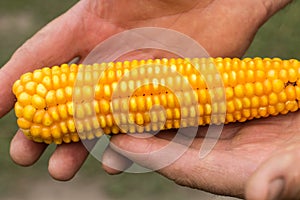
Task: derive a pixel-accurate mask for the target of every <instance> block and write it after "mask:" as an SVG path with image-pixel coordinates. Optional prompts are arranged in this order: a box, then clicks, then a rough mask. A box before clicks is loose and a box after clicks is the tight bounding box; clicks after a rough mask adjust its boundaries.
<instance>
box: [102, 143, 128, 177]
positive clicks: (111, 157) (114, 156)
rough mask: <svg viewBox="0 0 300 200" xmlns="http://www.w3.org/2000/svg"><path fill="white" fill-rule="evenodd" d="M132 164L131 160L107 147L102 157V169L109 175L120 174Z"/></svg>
mask: <svg viewBox="0 0 300 200" xmlns="http://www.w3.org/2000/svg"><path fill="white" fill-rule="evenodd" d="M131 165H132V161H131V160H129V159H127V158H126V157H124V156H122V155H121V154H119V153H117V152H115V151H114V150H112V149H111V148H110V147H108V148H107V149H106V150H105V152H104V154H103V157H102V167H103V169H104V170H105V171H106V172H107V173H108V174H111V175H114V174H120V173H122V172H123V171H125V170H126V169H128V168H129V167H130V166H131Z"/></svg>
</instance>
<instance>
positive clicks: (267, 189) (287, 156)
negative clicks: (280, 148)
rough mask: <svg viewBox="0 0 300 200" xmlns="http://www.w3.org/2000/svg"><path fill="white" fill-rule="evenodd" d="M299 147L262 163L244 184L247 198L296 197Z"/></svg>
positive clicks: (299, 179) (299, 195)
mask: <svg viewBox="0 0 300 200" xmlns="http://www.w3.org/2000/svg"><path fill="white" fill-rule="evenodd" d="M299 153H300V152H299V148H298V149H294V150H290V151H285V152H283V153H280V154H278V155H275V156H273V157H272V158H270V159H269V160H267V161H266V162H265V163H263V164H262V165H261V166H260V167H259V168H258V169H257V170H256V171H255V173H254V174H253V175H252V176H251V178H250V179H249V181H248V183H247V185H246V192H245V194H246V197H247V199H250V200H251V199H262V200H264V199H298V198H300V188H299V185H300V173H299V166H298V165H296V164H295V163H297V162H298V161H299V159H300V156H299V155H300V154H299Z"/></svg>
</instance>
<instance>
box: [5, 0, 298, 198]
mask: <svg viewBox="0 0 300 200" xmlns="http://www.w3.org/2000/svg"><path fill="white" fill-rule="evenodd" d="M76 2H77V1H75V0H68V1H66V0H63V1H61V0H51V1H50V0H48V1H40V0H27V1H19V0H1V1H0V37H1V46H0V55H1V57H0V66H2V65H4V63H5V62H6V61H7V60H8V59H9V57H10V56H11V55H12V53H13V52H14V51H15V50H16V49H17V48H18V47H19V46H20V45H21V44H22V43H23V42H24V41H26V40H27V39H28V38H29V37H30V36H31V35H33V34H34V33H35V32H36V31H37V30H39V29H40V28H41V27H43V26H44V25H45V24H47V23H48V22H49V21H50V20H51V19H53V18H54V17H55V16H58V15H59V14H61V13H63V12H64V11H65V10H67V9H68V8H69V7H71V6H72V5H73V4H75V3H76ZM299 9H300V2H298V1H294V3H292V4H291V5H290V6H288V8H287V9H285V10H283V11H282V12H280V13H278V14H277V15H276V16H274V17H273V18H272V19H271V20H270V21H268V23H266V24H265V25H264V26H263V27H262V28H261V29H260V31H259V32H258V34H257V36H256V38H255V40H254V42H253V43H252V45H251V47H250V48H249V50H248V51H247V52H246V54H245V56H247V57H255V56H260V57H266V56H267V57H281V58H298V59H300V54H299V53H300V50H298V47H299V46H300V37H299V35H300V26H297V24H298V19H300V13H299V12H298V10H299ZM0 130H1V134H0V177H1V179H0V198H1V199H3V198H4V197H5V196H9V197H14V196H18V195H19V196H21V197H22V195H23V193H22V192H26V190H27V189H26V187H25V186H24V185H23V184H25V185H26V184H28V182H29V183H32V182H35V181H40V182H43V181H44V182H46V181H49V180H51V178H50V177H49V175H48V174H47V162H48V158H49V156H50V154H51V152H52V151H53V150H54V148H55V147H54V146H51V147H50V148H49V149H48V150H47V151H46V153H45V154H44V155H43V156H42V158H41V159H40V160H39V161H38V163H37V164H36V165H34V166H32V167H28V168H23V167H19V166H17V165H15V164H14V163H13V162H12V161H11V159H10V158H9V142H10V140H11V139H12V137H13V135H14V132H15V131H16V130H17V126H16V119H15V117H14V113H13V112H11V113H9V114H8V115H7V116H5V117H4V118H2V119H1V120H0ZM90 179H93V180H95V179H96V180H99V182H101V183H100V184H99V185H97V187H96V189H99V190H103V191H104V193H105V195H107V197H108V198H110V199H125V200H126V199H154V198H159V199H174V200H176V199H183V198H189V199H193V198H194V199H196V198H197V197H198V195H199V196H200V195H202V193H201V192H199V191H196V190H192V189H186V188H182V187H179V186H177V185H175V184H174V183H172V182H171V181H169V180H167V179H165V178H162V177H161V176H159V175H157V174H154V173H149V174H123V175H119V176H109V175H106V174H105V173H104V172H103V171H102V170H101V166H100V163H99V162H98V161H96V160H95V159H93V158H89V159H88V161H87V162H86V163H85V165H84V166H83V168H82V170H81V171H80V173H79V175H78V176H77V177H76V178H75V180H74V182H84V181H87V180H90ZM74 182H73V183H72V182H70V183H66V184H70V185H71V186H73V185H72V184H74ZM53 184H58V183H55V182H53ZM87 185H88V184H87ZM16 186H17V187H19V189H17V190H16ZM65 186H66V185H65V184H63V185H62V187H65ZM24 187H25V189H26V190H25V189H23V190H22V188H24ZM24 190H25V191H24ZM49 190H51V188H49ZM12 191H13V192H12ZM210 197H211V196H210ZM207 198H208V197H207ZM211 198H212V197H211ZM45 199H46V198H45ZM74 199H76V198H74Z"/></svg>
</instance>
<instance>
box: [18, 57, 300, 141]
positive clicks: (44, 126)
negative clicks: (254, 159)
mask: <svg viewBox="0 0 300 200" xmlns="http://www.w3.org/2000/svg"><path fill="white" fill-rule="evenodd" d="M211 64H213V66H214V67H215V69H217V71H218V72H219V76H220V77H221V81H222V83H223V86H224V88H214V91H216V92H215V93H212V92H210V91H209V90H208V82H209V81H210V82H213V81H214V80H215V78H216V75H215V74H213V73H210V72H209V68H210V65H211ZM141 65H145V66H146V67H145V68H140V69H139V66H141ZM161 65H163V66H166V67H167V69H171V70H173V71H176V73H178V74H180V76H179V77H176V78H175V79H174V77H169V78H168V74H166V73H162V70H163V69H162V68H160V66H161ZM81 69H90V70H87V71H85V73H81V74H80V73H79V71H80V70H81ZM134 69H137V70H136V71H134ZM204 69H206V70H208V71H206V72H207V73H208V75H207V76H206V77H204V76H203V74H201V73H200V72H202V71H203V70H204ZM130 71H133V73H131V76H129V79H128V80H123V79H122V77H124V76H125V75H126V73H128V72H130ZM91 72H93V73H91ZM100 72H103V73H102V74H101V76H100V74H99V73H100ZM149 74H163V75H162V76H160V78H159V80H157V82H158V83H159V84H154V83H153V82H151V81H148V82H147V81H144V82H143V81H141V80H147V76H148V75H149ZM99 77H100V78H99ZM136 77H140V78H141V79H139V80H137V79H136ZM299 78H300V64H299V62H298V61H297V60H295V59H291V60H281V59H279V58H273V59H270V58H264V59H262V58H254V59H250V58H245V59H242V60H241V59H238V58H233V59H231V58H208V59H207V58H203V59H198V58H194V59H160V60H159V59H157V60H141V61H136V60H134V61H131V62H129V61H125V62H123V63H121V62H116V63H113V62H111V63H102V64H94V65H87V66H84V65H76V64H71V65H67V64H63V65H61V66H55V67H52V68H47V67H46V68H43V69H38V70H35V71H34V72H33V73H26V74H24V75H22V76H21V78H20V79H19V80H17V81H16V82H15V84H14V86H13V93H14V94H15V96H16V98H17V102H16V104H15V113H16V116H17V118H18V119H17V124H18V126H19V127H20V128H21V129H22V130H23V132H24V134H25V135H26V136H27V137H28V138H29V139H31V140H34V141H36V142H45V143H52V142H55V143H56V144H61V143H69V142H77V141H79V140H80V139H93V138H95V137H100V136H101V135H103V134H117V133H120V132H121V133H123V132H128V133H134V132H144V131H158V130H162V129H171V128H180V127H187V126H198V125H208V124H220V123H230V122H244V121H246V120H251V119H253V118H260V117H268V116H270V115H278V114H286V113H288V112H293V111H296V110H298V108H299V106H300V102H298V100H299V99H300V79H299ZM172 79H173V80H172ZM95 80H96V81H95ZM184 81H188V84H189V85H190V87H191V91H192V92H190V91H189V89H188V88H184V87H182V86H183V85H184V84H182V83H183V82H184ZM165 82H168V83H169V85H172V84H173V85H176V84H177V87H175V86H174V87H175V91H172V89H173V88H172V87H170V88H167V87H164V86H162V85H160V84H162V83H165ZM95 83H96V84H95ZM133 85H134V86H133ZM178 86H179V87H178ZM117 88H119V89H118V90H117ZM129 88H131V91H134V92H133V94H130V97H129V95H128V92H126V91H128V90H129ZM132 88H134V89H132ZM178 88H180V89H178ZM222 96H224V99H223V101H219V103H217V105H214V104H213V103H212V100H213V99H219V100H222ZM180 99H181V100H180ZM192 99H194V100H195V101H196V104H197V105H196V106H194V107H193V106H191V105H190V104H191V102H192ZM181 103H183V105H180V104H181ZM154 105H160V106H162V107H163V108H164V109H165V110H164V111H163V112H162V111H161V109H151V107H153V106H154ZM75 107H76V109H75ZM153 108H155V107H153ZM192 108H193V109H192ZM214 111H215V112H214ZM216 113H217V114H216ZM218 113H219V114H218ZM222 114H223V115H222ZM74 117H75V118H74ZM74 119H76V120H74ZM193 119H197V120H196V122H195V120H193ZM136 125H137V126H136Z"/></svg>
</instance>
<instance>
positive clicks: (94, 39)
mask: <svg viewBox="0 0 300 200" xmlns="http://www.w3.org/2000/svg"><path fill="white" fill-rule="evenodd" d="M263 2H273V1H267V0H266V1H262V0H259V1H258V0H257V1H254V0H252V1H248V0H247V1H246V0H244V1H242V2H241V1H239V2H235V1H232V2H226V4H224V3H223V2H222V1H200V0H198V1H189V3H186V1H183V0H177V1H167V0H166V1H144V2H141V1H130V2H128V1H123V0H119V1H109V2H105V1H100V0H98V1H95V0H82V1H80V2H79V3H78V4H77V5H75V6H74V7H73V8H72V9H70V10H69V11H68V12H67V13H65V14H64V15H62V16H61V17H59V18H57V19H56V20H54V21H53V22H51V23H50V24H49V25H47V26H46V27H45V28H44V29H42V30H41V31H40V32H39V33H37V34H36V35H35V36H34V37H32V38H31V39H30V40H29V41H27V42H26V43H25V44H24V45H23V46H22V47H21V48H20V49H19V50H17V51H16V53H15V54H14V55H13V56H12V58H11V59H10V61H9V62H8V63H7V64H6V65H5V66H4V67H3V68H2V69H1V71H0V79H1V83H2V84H3V87H2V88H4V89H3V90H1V91H0V92H1V96H2V97H3V98H1V100H0V116H3V115H4V114H5V113H7V112H8V111H9V110H10V109H11V108H12V106H13V105H12V104H13V102H14V100H13V99H14V97H13V95H12V93H11V86H12V84H13V82H14V81H15V80H16V79H17V78H18V77H19V76H20V75H21V74H23V73H24V72H27V71H32V70H34V69H36V68H39V67H42V66H53V65H57V64H61V63H65V62H68V61H69V60H71V59H72V58H74V57H76V56H80V57H81V59H82V60H83V59H84V58H85V56H86V55H87V54H88V53H89V52H90V51H91V50H92V49H93V48H94V47H95V46H96V45H97V44H98V43H100V42H101V41H103V40H105V39H106V38H108V37H109V36H111V35H113V34H115V33H118V32H121V31H123V30H126V29H131V28H135V27H143V26H157V27H166V28H171V29H174V30H177V31H180V32H182V33H185V34H187V35H188V36H190V37H192V38H194V39H196V40H197V41H198V42H199V43H201V45H202V46H204V47H205V48H206V50H207V51H208V52H209V53H210V55H211V56H231V57H233V56H241V55H242V54H243V53H244V51H245V50H246V49H247V47H248V46H249V44H250V42H251V40H252V38H253V36H254V35H255V33H256V31H257V29H258V28H259V26H260V25H261V24H262V23H263V22H264V21H266V20H267V19H268V18H269V17H270V16H271V15H272V14H273V13H275V12H276V11H277V10H279V9H280V8H282V7H283V6H284V5H285V4H286V3H287V2H288V1H285V2H284V1H280V3H279V2H276V3H273V4H272V3H270V4H269V3H263ZM142 3H143V4H142ZM124 5H126V6H124ZM124 7H126V8H127V9H124ZM132 11H135V12H132ZM191 19H193V22H194V23H193V24H191V23H190V22H191ZM211 24H213V25H212V26H211ZM224 38H226V40H224ZM143 53H145V54H146V55H147V56H151V57H161V55H160V54H159V52H155V51H153V52H147V51H145V52H142V54H143ZM137 56H138V55H137ZM4 86H5V87H4ZM45 148H46V145H44V144H37V143H34V142H32V141H28V140H27V139H26V138H25V137H24V136H23V134H22V133H21V132H20V131H18V133H17V134H16V136H15V137H14V139H13V140H12V143H11V156H12V158H13V160H14V161H15V162H16V163H18V164H20V165H31V164H33V163H34V162H35V161H36V160H37V159H38V158H39V157H40V155H41V154H42V152H43V151H44V149H45ZM87 155H88V152H87V150H86V149H85V148H84V147H83V145H82V144H81V143H73V144H64V145H60V146H58V147H57V149H56V151H55V152H54V154H53V155H52V157H51V158H50V161H49V172H50V174H51V175H52V176H53V177H54V178H56V179H59V180H68V179H70V178H72V177H73V176H74V174H75V173H76V172H77V171H78V169H79V168H80V166H81V165H82V163H83V162H84V160H85V158H86V157H87Z"/></svg>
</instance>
